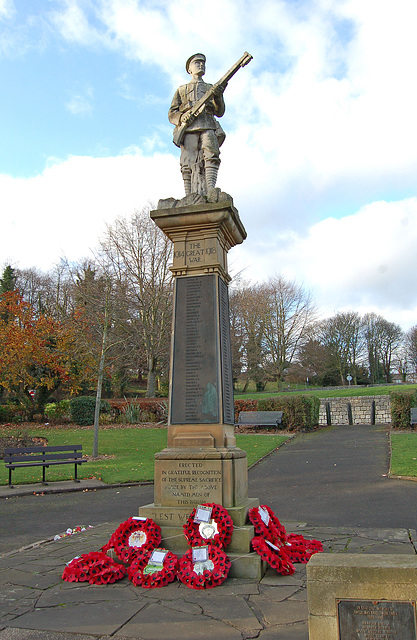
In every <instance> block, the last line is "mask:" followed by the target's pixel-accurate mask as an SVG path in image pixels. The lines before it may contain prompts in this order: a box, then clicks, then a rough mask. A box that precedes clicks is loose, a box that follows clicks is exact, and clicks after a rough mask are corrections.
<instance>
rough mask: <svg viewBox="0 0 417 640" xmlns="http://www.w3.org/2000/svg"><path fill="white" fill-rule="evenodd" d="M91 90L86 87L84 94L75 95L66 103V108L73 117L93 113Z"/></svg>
mask: <svg viewBox="0 0 417 640" xmlns="http://www.w3.org/2000/svg"><path fill="white" fill-rule="evenodd" d="M93 97H94V95H93V89H92V88H91V87H87V89H86V90H85V92H84V94H76V95H74V96H72V97H71V99H70V100H69V101H68V102H67V104H66V108H67V109H68V111H70V112H71V113H73V114H74V115H77V116H78V115H88V114H90V113H92V111H93Z"/></svg>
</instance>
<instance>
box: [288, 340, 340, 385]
mask: <svg viewBox="0 0 417 640" xmlns="http://www.w3.org/2000/svg"><path fill="white" fill-rule="evenodd" d="M289 373H290V376H291V378H293V379H294V382H304V383H306V382H307V381H308V383H309V384H313V385H320V386H324V387H326V386H331V385H337V384H339V383H340V374H339V370H338V366H337V359H336V358H335V357H334V354H333V352H332V350H331V348H330V347H329V346H328V345H325V344H322V343H321V342H320V341H319V340H318V339H317V338H316V337H314V330H313V332H312V334H311V337H310V338H309V339H308V340H307V342H306V343H305V344H304V345H303V346H302V347H301V348H300V350H299V353H298V355H297V359H296V362H295V363H294V365H293V366H292V367H291V369H290V372H289Z"/></svg>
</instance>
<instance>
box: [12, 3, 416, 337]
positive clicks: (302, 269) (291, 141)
mask: <svg viewBox="0 0 417 640" xmlns="http://www.w3.org/2000/svg"><path fill="white" fill-rule="evenodd" d="M416 24H417V3H416V2H415V0H396V2H395V3H394V2H385V3H384V2H380V1H379V0H256V2H253V0H251V1H247V0H199V2H196V1H195V0H193V1H191V0H0V78H1V83H2V93H3V99H2V100H1V106H0V212H1V230H0V265H6V264H11V265H12V266H14V267H17V268H29V267H36V268H38V269H40V270H43V271H47V270H49V269H52V268H53V267H54V265H56V264H57V263H59V261H60V260H62V259H66V260H69V261H70V262H72V261H77V260H80V259H82V258H84V257H88V256H91V253H92V252H93V251H94V249H95V248H96V247H97V246H98V243H99V239H100V238H101V237H103V234H104V231H105V228H106V225H107V224H112V222H114V220H115V219H117V218H118V217H129V216H130V215H132V214H133V212H134V211H136V210H141V209H143V208H144V207H146V206H149V204H150V205H151V206H155V205H156V204H157V202H158V200H159V199H161V198H169V197H175V198H178V199H180V198H181V197H183V195H184V192H183V184H182V179H181V174H180V171H179V150H178V149H177V147H175V146H174V145H173V143H172V125H171V124H170V123H169V121H168V118H167V111H168V108H169V105H170V103H171V99H172V96H173V94H174V91H175V89H176V88H177V87H178V86H179V85H180V84H184V83H185V82H186V81H187V78H188V77H189V76H187V73H186V71H185V61H186V60H187V59H188V57H189V56H190V55H191V54H193V53H197V52H202V53H204V54H205V55H206V56H207V64H206V67H207V70H206V75H205V80H206V81H207V82H215V81H216V80H218V79H219V78H220V77H221V76H222V75H223V74H224V73H225V72H226V70H227V69H229V68H230V67H231V66H232V64H233V63H234V62H235V61H236V60H237V59H238V58H240V56H241V55H242V54H243V53H244V52H245V51H248V52H249V53H250V54H251V55H252V56H253V60H252V61H251V63H250V64H249V65H247V66H246V67H244V68H243V69H241V70H240V71H239V72H238V73H237V74H236V75H235V76H234V77H233V79H232V80H231V81H230V82H229V85H228V87H227V89H226V92H225V96H224V97H225V102H226V113H225V115H224V117H223V118H222V119H221V124H222V127H223V129H224V130H225V131H226V134H227V137H226V141H225V143H224V145H223V146H222V148H221V160H222V163H221V166H220V171H219V176H218V183H217V186H219V187H220V188H221V189H222V190H223V191H225V192H226V193H229V194H230V195H231V196H232V197H233V201H234V204H235V206H236V207H237V209H238V211H239V215H240V218H241V220H242V222H243V224H244V226H245V228H246V230H247V233H248V237H247V239H246V241H245V242H244V243H243V244H242V245H239V246H237V247H235V248H233V249H232V250H231V251H230V254H229V267H230V271H231V273H232V275H233V274H241V277H242V278H243V279H244V280H246V281H248V282H253V283H256V282H264V281H266V280H267V279H268V278H270V277H274V276H276V275H282V276H283V277H284V278H286V279H288V280H294V281H295V282H296V283H297V284H299V285H301V286H303V287H304V288H305V289H307V290H309V291H310V292H311V294H312V297H313V299H314V300H315V302H316V305H317V308H318V313H319V316H320V317H323V318H324V317H329V316H332V315H334V314H335V313H337V312H340V311H347V310H354V311H358V312H359V313H360V314H364V313H367V312H376V313H379V314H381V315H383V316H384V317H385V318H386V319H387V320H390V321H392V322H395V323H397V324H400V325H401V326H402V328H403V329H404V330H407V329H408V328H410V327H411V326H414V325H416V324H417V282H416V268H415V267H416V258H415V256H416V248H417V180H416V177H417V126H416V120H417V89H416V70H415V64H416V61H417V38H416V37H415V25H416Z"/></svg>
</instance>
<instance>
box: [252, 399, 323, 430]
mask: <svg viewBox="0 0 417 640" xmlns="http://www.w3.org/2000/svg"><path fill="white" fill-rule="evenodd" d="M258 410H259V411H282V412H283V416H282V429H287V430H288V431H302V430H306V429H312V428H313V427H315V426H316V425H317V424H318V423H319V410H320V399H319V398H316V397H313V396H307V395H305V396H303V395H293V396H283V397H282V398H268V399H267V398H265V399H263V400H258Z"/></svg>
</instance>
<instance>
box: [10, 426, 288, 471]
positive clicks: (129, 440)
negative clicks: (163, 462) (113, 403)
mask: <svg viewBox="0 0 417 640" xmlns="http://www.w3.org/2000/svg"><path fill="white" fill-rule="evenodd" d="M23 430H25V432H27V433H29V434H30V435H31V436H37V437H45V438H47V440H48V444H49V445H55V444H57V445H59V444H82V445H83V453H84V454H87V455H91V453H92V449H93V429H92V428H81V427H78V428H76V427H74V428H71V429H68V428H65V429H59V428H56V427H55V428H53V429H48V428H46V427H30V428H29V429H26V428H25V429H23V428H22V427H18V426H16V427H5V428H3V427H2V426H1V425H0V436H2V435H13V433H22V432H23ZM236 440H237V446H238V447H240V448H241V449H244V450H245V451H246V452H247V454H248V465H251V464H253V463H254V462H256V460H259V458H262V457H263V456H264V455H266V454H267V453H268V452H269V451H272V450H273V449H275V448H276V447H278V446H279V445H281V444H283V443H284V442H285V441H286V440H287V436H279V435H261V434H250V435H246V434H245V435H243V434H237V435H236ZM166 442H167V432H166V429H159V428H158V429H153V428H147V429H138V428H135V427H124V428H117V427H114V428H105V429H100V434H99V455H100V456H112V457H108V458H104V459H102V460H97V461H91V462H87V463H86V464H83V465H81V466H80V467H78V477H79V478H92V477H95V478H98V479H99V480H102V481H103V482H106V483H107V484H112V483H118V482H140V481H146V480H149V481H153V476H154V455H155V453H156V452H157V451H161V450H162V449H164V448H165V447H166ZM73 473H74V467H73V465H70V464H68V465H57V466H55V467H49V469H47V470H46V479H47V481H49V480H50V481H54V480H69V479H71V478H72V477H73ZM12 481H13V483H14V484H25V483H29V484H30V483H37V482H41V481H42V468H41V467H34V468H33V467H32V468H29V469H15V470H14V471H13V476H12ZM7 483H8V469H6V468H5V466H4V463H2V461H0V484H7Z"/></svg>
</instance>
